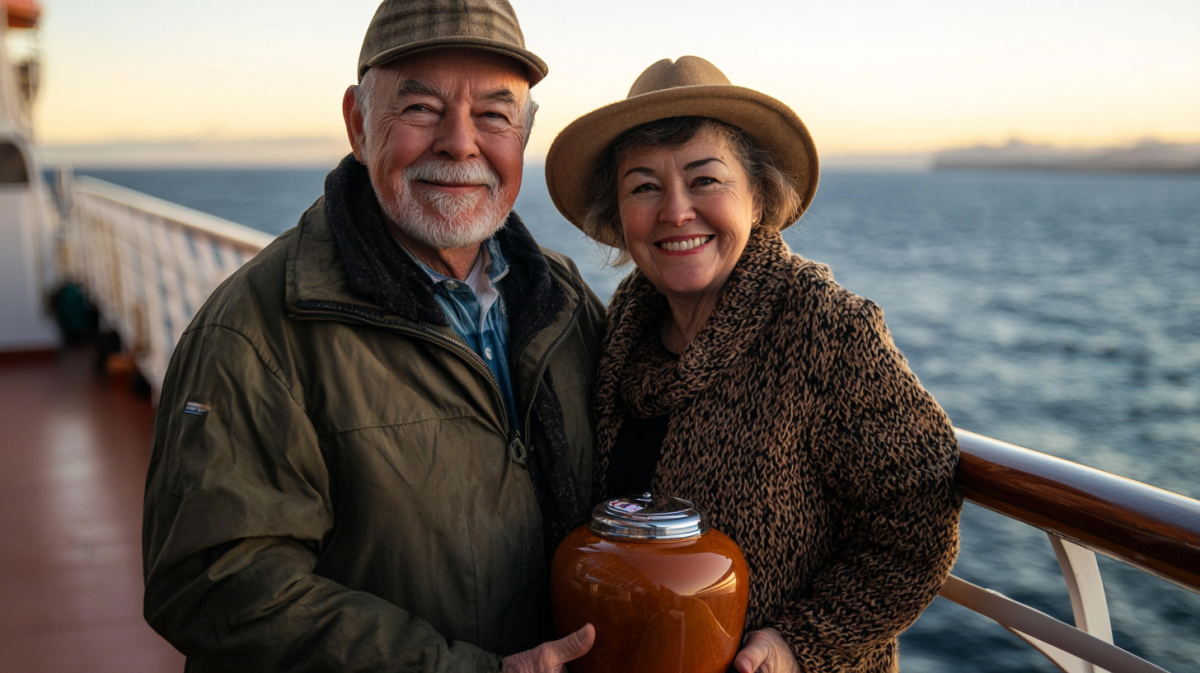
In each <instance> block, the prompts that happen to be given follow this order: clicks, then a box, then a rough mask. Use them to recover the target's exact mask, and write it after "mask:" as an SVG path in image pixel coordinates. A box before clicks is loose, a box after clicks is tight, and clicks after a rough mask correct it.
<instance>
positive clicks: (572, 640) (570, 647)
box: [547, 624, 596, 664]
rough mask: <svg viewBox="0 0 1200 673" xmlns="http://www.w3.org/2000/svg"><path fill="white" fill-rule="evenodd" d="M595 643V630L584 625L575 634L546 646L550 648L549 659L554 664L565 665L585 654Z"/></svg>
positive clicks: (590, 626) (589, 625) (588, 625)
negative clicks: (554, 661)
mask: <svg viewBox="0 0 1200 673" xmlns="http://www.w3.org/2000/svg"><path fill="white" fill-rule="evenodd" d="M595 642H596V628H595V627H594V626H592V625H591V624H585V625H584V626H583V628H582V629H579V630H578V631H576V632H575V633H572V634H570V635H568V636H567V637H565V638H560V639H559V640H556V641H554V642H552V643H547V644H548V645H549V646H550V651H551V657H552V658H553V659H555V660H556V663H558V664H565V663H567V662H568V661H574V660H576V659H578V658H579V657H582V656H583V655H585V654H587V653H588V650H590V649H592V645H593V644H594V643H595Z"/></svg>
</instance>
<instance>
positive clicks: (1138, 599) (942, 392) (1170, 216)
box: [80, 166, 1200, 673]
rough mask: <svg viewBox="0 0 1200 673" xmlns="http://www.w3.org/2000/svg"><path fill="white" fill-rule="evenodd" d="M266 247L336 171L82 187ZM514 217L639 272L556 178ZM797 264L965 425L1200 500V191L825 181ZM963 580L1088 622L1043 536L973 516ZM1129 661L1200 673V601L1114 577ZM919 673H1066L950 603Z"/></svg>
mask: <svg viewBox="0 0 1200 673" xmlns="http://www.w3.org/2000/svg"><path fill="white" fill-rule="evenodd" d="M80 172H81V173H86V174H91V175H95V176H96V177H98V178H101V179H104V180H108V181H110V182H114V183H117V184H121V185H123V186H127V187H130V188H132V189H137V190H139V191H144V192H146V193H149V194H153V195H155V196H159V197H161V198H165V199H168V200H171V201H175V202H178V203H181V204H183V205H186V206H189V207H192V208H196V209H198V210H203V211H206V212H210V213H213V214H215V215H218V216H221V217H224V218H227V219H230V220H233V221H235V222H240V223H242V224H246V225H248V226H252V227H255V228H258V229H261V230H263V231H267V232H270V233H280V232H282V231H284V230H286V229H288V228H290V227H291V226H293V225H294V223H295V222H296V220H297V219H298V218H299V216H300V215H301V213H303V211H304V210H305V209H306V208H307V207H308V206H309V205H310V204H311V203H312V202H313V201H314V200H315V199H316V198H317V197H318V196H319V195H320V193H321V187H322V184H323V180H324V175H325V170H291V171H279V170H271V171H265V170H264V171H256V170H238V171H218V170H171V171H167V170H159V171H80ZM516 209H517V212H519V213H520V214H521V215H522V217H523V218H524V219H525V221H526V223H527V224H528V225H529V228H530V229H531V230H532V231H533V233H534V235H535V236H536V237H537V238H538V240H539V241H540V242H541V243H542V244H543V245H546V246H548V247H551V248H555V249H557V250H560V251H562V252H564V253H566V254H569V255H571V256H572V257H573V258H574V259H575V260H576V262H577V263H578V264H579V266H580V268H581V269H582V271H583V273H584V276H585V278H586V279H587V280H588V282H589V283H590V284H591V285H592V287H593V289H595V291H596V292H597V294H599V295H600V296H601V297H602V298H607V297H608V296H610V295H611V293H612V291H613V289H614V288H615V286H616V283H617V282H618V281H619V279H620V278H621V277H622V276H623V275H624V271H620V270H613V269H609V268H606V267H604V266H603V261H604V259H603V256H602V254H601V252H600V250H598V249H597V248H596V247H595V246H594V245H592V244H591V243H589V242H588V241H587V240H586V239H584V238H583V237H582V235H580V234H579V233H578V231H577V230H576V229H575V228H574V227H572V226H571V225H569V224H568V223H567V222H566V221H565V220H563V219H562V218H561V217H560V216H559V215H558V213H557V211H555V209H554V207H553V205H552V204H551V202H550V199H549V197H548V195H547V194H546V191H545V187H544V182H543V180H542V177H541V168H540V167H539V166H530V167H529V168H528V169H527V171H526V180H525V187H524V189H523V191H522V195H521V198H520V199H519V200H518V201H517V206H516ZM785 238H786V239H787V241H788V243H789V245H791V247H792V249H793V250H794V251H796V252H798V253H799V254H802V255H804V256H805V257H808V258H810V259H815V260H818V261H821V262H824V263H826V264H829V265H830V266H831V267H832V268H833V271H834V275H835V277H836V278H837V280H838V282H840V283H841V284H842V285H844V286H845V287H847V288H849V289H850V290H852V291H854V292H856V293H858V294H860V295H863V296H866V297H869V298H871V299H872V300H874V301H875V302H877V303H878V304H880V305H881V306H883V308H884V310H885V313H886V316H887V321H888V325H889V327H890V328H891V330H892V333H893V335H894V337H895V340H896V343H897V344H898V345H899V347H900V348H901V350H903V351H904V353H905V355H906V356H907V357H908V360H909V362H910V364H911V366H912V368H913V370H914V371H916V372H917V374H918V375H919V376H920V377H921V381H922V383H923V384H924V385H925V387H926V388H928V389H929V390H930V391H931V392H932V393H933V394H934V396H935V397H936V398H937V399H938V401H939V402H940V403H941V404H942V406H943V407H944V408H945V409H946V411H947V412H948V413H949V414H950V417H951V418H952V419H953V421H954V423H955V425H957V426H958V427H961V428H964V429H968V430H972V431H975V432H979V433H981V434H985V435H989V436H992V437H996V438H998V439H1002V440H1005V441H1008V442H1012V443H1014V444H1019V445H1022V446H1027V447H1029V448H1032V449H1035V450H1038V451H1043V452H1045V453H1049V454H1052V455H1056V456H1060V457H1063V458H1066V459H1068V460H1072V461H1075V462H1079V463H1082V464H1085V465H1090V466H1092V467H1096V468H1099V469H1102V470H1106V471H1109V472H1113V473H1116V474H1119V475H1123V476H1127V477H1130V478H1133V479H1136V480H1138V481H1143V482H1146V483H1149V484H1152V485H1155V486H1158V487H1161V488H1165V489H1167V490H1171V491H1175V492H1177V493H1182V494H1184V495H1187V496H1190V497H1193V498H1200V176H1196V175H1175V176H1171V175H1142V174H1066V173H1034V172H1029V173H1024V172H1013V173H1008V172H947V173H867V172H842V173H838V172H829V173H826V174H825V175H823V176H822V180H821V187H820V190H819V192H818V194H817V198H816V201H815V202H814V204H813V207H812V208H811V210H810V211H809V213H808V215H806V216H805V218H804V219H803V220H802V221H801V222H800V223H799V224H797V225H796V226H794V227H792V228H791V229H789V230H788V231H787V232H785ZM962 539H963V548H962V553H961V555H960V557H959V561H958V563H957V565H956V567H955V573H956V574H958V575H959V576H961V577H963V578H964V579H966V580H968V581H971V582H974V583H976V584H981V585H983V586H987V587H989V588H993V589H995V590H997V591H1000V592H1001V593H1004V594H1006V595H1008V596H1010V597H1012V598H1015V599H1017V600H1020V601H1022V602H1025V603H1028V604H1030V605H1033V606H1034V607H1036V608H1038V609H1039V610H1042V611H1044V612H1046V613H1049V614H1051V615H1054V616H1055V617H1058V618H1060V619H1064V620H1066V621H1068V622H1070V621H1071V619H1070V613H1071V606H1070V600H1069V598H1068V595H1067V592H1066V585H1065V582H1064V581H1063V579H1062V575H1061V573H1060V571H1059V568H1058V564H1057V561H1056V560H1055V557H1054V553H1053V551H1052V550H1051V548H1050V545H1049V543H1048V541H1047V540H1046V537H1045V535H1044V534H1043V533H1041V532H1039V531H1037V530H1035V529H1032V528H1030V527H1027V526H1024V525H1022V524H1019V523H1016V522H1014V521H1012V520H1009V519H1007V518H1006V517H1003V516H1001V515H998V514H995V513H992V512H990V511H987V510H984V509H982V508H979V507H976V506H973V505H968V506H967V507H966V508H965V509H964V513H963V522H962ZM1100 569H1101V573H1102V575H1103V576H1104V579H1105V587H1106V590H1107V594H1108V599H1109V609H1110V612H1111V615H1112V622H1113V629H1114V632H1115V639H1116V642H1117V644H1118V645H1120V646H1122V647H1124V648H1126V649H1128V650H1130V651H1132V652H1134V653H1135V654H1137V655H1139V656H1142V657H1145V658H1147V659H1149V660H1150V661H1152V662H1154V663H1156V664H1158V665H1160V666H1162V667H1164V668H1166V669H1167V670H1170V671H1174V672H1176V673H1178V672H1181V671H1200V663H1198V662H1200V595H1197V594H1194V593H1190V592H1188V591H1186V590H1183V589H1180V588H1178V587H1175V586H1173V585H1170V584H1168V583H1166V582H1164V581H1162V580H1159V579H1157V578H1154V577H1151V576H1149V575H1145V574H1143V573H1141V572H1138V571H1136V570H1133V569H1131V568H1128V567H1127V566H1125V565H1124V564H1122V563H1119V562H1117V561H1112V560H1110V559H1108V558H1104V557H1101V559H1100ZM901 661H902V670H903V671H905V672H906V673H927V672H928V673H943V672H945V673H950V672H957V671H979V672H983V673H991V672H995V673H1001V672H1004V673H1011V672H1013V671H1045V672H1046V673H1052V672H1053V671H1055V670H1057V669H1055V668H1054V667H1053V666H1052V665H1051V664H1049V663H1048V662H1047V661H1046V660H1045V659H1044V658H1042V657H1041V655H1039V654H1037V653H1036V652H1035V651H1034V650H1032V649H1031V648H1029V647H1027V646H1025V645H1024V643H1022V642H1021V641H1019V640H1018V639H1017V638H1016V637H1015V636H1013V635H1011V634H1009V633H1008V632H1007V631H1005V630H1004V629H1003V628H1001V627H999V626H998V625H996V624H995V623H993V622H991V621H990V620H988V619H986V618H984V617H981V616H979V615H976V614H974V613H972V612H969V611H967V610H965V609H963V608H960V607H959V606H957V605H954V604H952V603H949V602H948V601H945V600H943V599H938V600H937V601H935V602H934V604H933V605H932V606H931V607H930V608H929V610H927V611H926V613H925V614H924V615H922V617H921V619H920V620H919V621H918V622H917V623H916V625H915V626H913V628H911V629H910V630H909V631H908V632H907V633H905V634H904V636H902V638H901Z"/></svg>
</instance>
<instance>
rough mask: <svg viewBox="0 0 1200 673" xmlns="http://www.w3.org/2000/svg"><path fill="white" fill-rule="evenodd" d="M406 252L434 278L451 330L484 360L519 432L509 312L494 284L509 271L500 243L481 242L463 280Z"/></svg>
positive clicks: (437, 295)
mask: <svg viewBox="0 0 1200 673" xmlns="http://www.w3.org/2000/svg"><path fill="white" fill-rule="evenodd" d="M401 247H403V246H401ZM405 252H408V251H407V250H405ZM409 256H411V257H412V258H413V259H414V260H416V261H417V263H418V264H420V265H421V268H423V269H425V272H426V273H428V274H429V277H430V278H431V279H433V287H434V297H435V298H436V299H437V302H438V305H439V306H441V307H442V313H444V314H445V315H446V320H448V321H449V322H450V326H451V327H452V328H454V333H455V334H457V335H458V336H459V337H460V338H461V339H462V340H463V341H465V342H467V345H468V346H470V347H471V350H473V351H475V352H476V353H478V354H479V357H481V358H483V361H484V362H485V363H487V366H488V369H489V370H491V372H492V376H494V377H495V379H496V383H497V385H499V387H500V394H501V396H502V397H503V398H504V410H505V411H506V412H507V413H508V420H509V423H511V424H512V427H513V428H514V429H516V431H517V432H520V431H521V423H520V419H519V417H518V415H517V401H516V397H515V396H514V395H513V386H512V376H511V374H510V373H509V369H508V315H507V311H506V310H505V308H504V297H503V296H501V295H500V291H499V287H498V286H497V285H496V283H498V282H500V280H501V279H503V278H504V277H505V276H506V275H508V261H507V260H506V259H504V253H503V252H501V250H500V244H499V243H498V242H497V241H496V239H495V237H493V238H489V239H488V240H487V241H486V242H484V244H483V246H481V248H480V251H479V257H478V258H477V259H476V260H475V266H474V267H472V268H471V272H470V273H469V274H467V278H466V280H465V281H462V280H458V279H456V278H450V277H449V276H443V275H442V274H440V273H438V272H437V271H434V270H433V269H431V268H429V267H428V266H426V264H425V263H424V262H422V261H421V260H419V259H417V258H416V255H413V254H412V253H409Z"/></svg>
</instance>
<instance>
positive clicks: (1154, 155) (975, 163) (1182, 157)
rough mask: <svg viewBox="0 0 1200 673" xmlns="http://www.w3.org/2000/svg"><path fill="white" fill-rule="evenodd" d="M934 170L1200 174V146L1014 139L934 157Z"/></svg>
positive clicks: (1152, 141)
mask: <svg viewBox="0 0 1200 673" xmlns="http://www.w3.org/2000/svg"><path fill="white" fill-rule="evenodd" d="M933 168H934V170H948V169H960V168H995V169H1025V170H1029V169H1034V170H1053V171H1153V172H1171V173H1176V172H1200V143H1164V142H1159V141H1157V140H1144V141H1142V142H1139V143H1137V144H1135V145H1131V146H1126V147H1100V148H1091V149H1070V148H1061V147H1055V146H1053V145H1038V144H1033V143H1026V142H1022V141H1020V140H1010V141H1008V143H1007V144H1004V145H999V146H989V145H978V146H976V147H963V148H959V149H952V150H944V151H941V152H937V153H935V154H934V155H933Z"/></svg>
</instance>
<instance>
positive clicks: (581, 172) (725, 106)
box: [546, 56, 820, 238]
mask: <svg viewBox="0 0 1200 673" xmlns="http://www.w3.org/2000/svg"><path fill="white" fill-rule="evenodd" d="M667 117H710V118H712V119H716V120H719V121H723V122H725V123H726V124H730V125H732V126H736V127H738V128H740V129H742V130H743V131H745V132H746V133H748V134H750V137H751V138H752V139H753V140H754V142H755V143H757V144H758V145H759V146H760V147H763V148H765V149H766V150H767V151H769V152H770V153H771V155H772V157H773V158H774V159H775V162H776V165H778V166H779V168H780V169H781V170H782V171H783V172H784V173H785V174H787V176H788V177H789V178H790V179H791V181H792V186H793V187H795V188H796V192H797V193H798V194H799V195H800V199H801V203H802V211H803V210H807V209H808V206H809V204H810V203H812V200H813V197H814V196H815V195H816V193H817V177H818V175H819V173H820V166H819V164H818V162H817V148H816V146H815V145H814V144H813V140H812V136H810V135H809V134H808V129H806V128H805V127H804V122H802V121H800V118H799V117H797V116H796V113H795V112H792V109H791V108H789V107H788V106H786V105H784V104H783V103H781V102H779V101H778V100H776V99H774V98H771V97H770V96H767V95H766V94H761V93H759V92H757V91H754V90H753V89H747V88H745V87H740V86H734V85H732V84H730V83H729V78H727V77H726V76H725V74H724V73H722V72H721V71H720V70H718V69H717V66H715V65H713V64H712V63H709V62H708V61H706V60H704V59H702V58H700V57H698V56H681V57H679V60H677V61H675V62H674V63H672V62H671V60H670V59H663V60H661V61H659V62H658V63H655V64H654V65H652V66H650V67H649V68H646V71H645V72H643V73H642V74H641V76H639V77H638V78H637V81H635V82H634V83H633V86H632V87H630V89H629V95H628V97H626V99H625V100H623V101H618V102H616V103H612V104H611V105H606V106H604V107H602V108H600V109H598V110H593V111H592V112H589V113H587V114H585V115H584V116H582V117H580V118H579V119H576V120H575V121H573V122H571V124H570V125H569V126H567V128H565V129H563V130H562V132H561V133H559V134H558V137H557V138H555V139H554V144H552V145H551V146H550V153H549V154H547V155H546V186H547V187H548V188H549V190H550V198H551V199H553V200H554V205H555V206H557V207H558V212H560V213H562V214H563V217H565V218H567V219H568V220H570V222H571V223H572V224H574V225H575V226H577V227H580V228H581V229H582V227H581V225H580V223H581V222H582V221H583V217H584V215H585V214H586V213H587V211H588V208H589V207H591V196H592V195H591V194H590V193H589V186H590V185H591V184H592V174H593V173H594V172H595V170H596V167H597V164H598V163H599V161H600V159H601V157H602V156H603V155H604V151H605V150H606V149H607V148H608V146H609V145H610V144H612V142H613V141H614V140H616V139H617V137H618V136H620V135H621V134H622V133H624V132H625V131H628V130H629V129H631V128H633V127H635V126H640V125H641V124H645V123H648V122H652V121H657V120H659V119H666V118H667ZM787 224H788V225H790V224H792V223H791V222H789V223H787ZM583 233H585V234H587V235H588V236H590V237H592V238H596V232H591V231H587V230H584V232H583Z"/></svg>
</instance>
